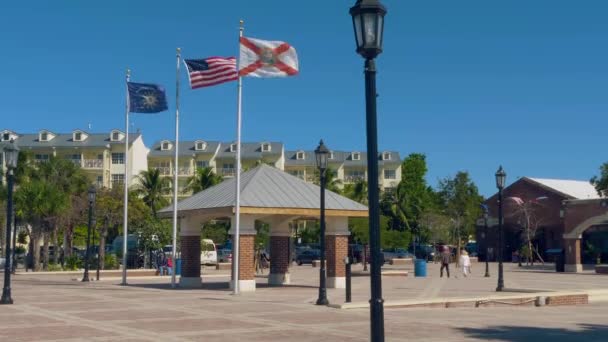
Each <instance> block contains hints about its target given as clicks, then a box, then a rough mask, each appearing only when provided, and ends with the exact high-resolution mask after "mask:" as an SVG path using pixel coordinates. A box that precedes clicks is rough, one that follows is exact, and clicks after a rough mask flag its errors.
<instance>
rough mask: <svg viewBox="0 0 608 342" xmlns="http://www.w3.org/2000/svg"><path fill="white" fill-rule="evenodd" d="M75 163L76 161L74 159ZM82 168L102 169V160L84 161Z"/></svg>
mask: <svg viewBox="0 0 608 342" xmlns="http://www.w3.org/2000/svg"><path fill="white" fill-rule="evenodd" d="M74 161H76V159H74ZM82 167H83V168H85V169H103V160H102V159H84V160H83V162H82Z"/></svg>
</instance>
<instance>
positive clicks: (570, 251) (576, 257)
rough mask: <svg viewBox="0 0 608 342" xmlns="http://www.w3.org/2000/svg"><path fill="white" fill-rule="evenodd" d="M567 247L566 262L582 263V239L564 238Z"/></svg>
mask: <svg viewBox="0 0 608 342" xmlns="http://www.w3.org/2000/svg"><path fill="white" fill-rule="evenodd" d="M564 244H565V246H564V247H565V248H566V264H569V265H572V264H580V263H581V240H578V239H577V240H572V239H569V240H564Z"/></svg>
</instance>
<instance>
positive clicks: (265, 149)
mask: <svg viewBox="0 0 608 342" xmlns="http://www.w3.org/2000/svg"><path fill="white" fill-rule="evenodd" d="M270 149H271V147H270V144H269V143H263V144H262V152H270Z"/></svg>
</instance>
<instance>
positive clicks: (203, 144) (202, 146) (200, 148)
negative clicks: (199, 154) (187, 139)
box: [194, 141, 207, 151]
mask: <svg viewBox="0 0 608 342" xmlns="http://www.w3.org/2000/svg"><path fill="white" fill-rule="evenodd" d="M194 149H195V150H197V151H204V150H206V149H207V143H206V142H204V141H197V142H196V144H194Z"/></svg>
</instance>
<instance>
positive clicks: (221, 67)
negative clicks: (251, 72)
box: [184, 57, 239, 89]
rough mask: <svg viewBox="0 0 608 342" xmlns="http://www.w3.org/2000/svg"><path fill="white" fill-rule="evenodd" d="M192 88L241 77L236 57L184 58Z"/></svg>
mask: <svg viewBox="0 0 608 342" xmlns="http://www.w3.org/2000/svg"><path fill="white" fill-rule="evenodd" d="M184 63H185V64H186V67H187V68H188V78H189V79H190V87H192V89H196V88H202V87H209V86H213V85H217V84H221V83H225V82H230V81H236V80H237V79H238V78H239V75H238V72H237V71H236V57H209V58H205V59H186V60H184Z"/></svg>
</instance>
